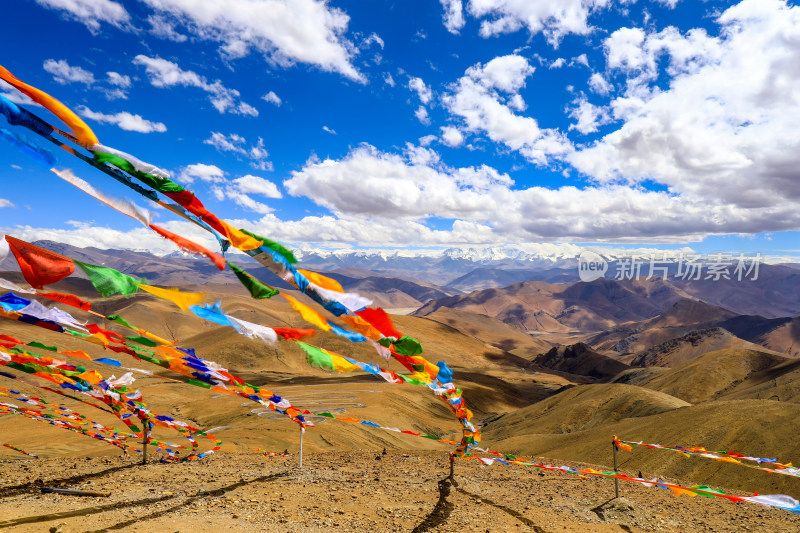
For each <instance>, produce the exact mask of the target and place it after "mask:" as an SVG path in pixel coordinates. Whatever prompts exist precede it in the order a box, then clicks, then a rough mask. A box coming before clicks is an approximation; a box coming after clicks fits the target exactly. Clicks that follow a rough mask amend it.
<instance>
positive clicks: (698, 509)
mask: <svg viewBox="0 0 800 533" xmlns="http://www.w3.org/2000/svg"><path fill="white" fill-rule="evenodd" d="M378 457H380V459H377V458H378ZM296 459H297V458H296V456H290V457H289V458H280V457H277V458H267V457H263V456H260V455H256V454H236V453H219V454H217V455H214V456H210V457H208V458H205V459H201V460H199V461H196V462H192V463H189V464H161V463H150V464H148V465H146V466H141V465H140V464H138V463H134V462H133V460H132V458H123V457H113V458H106V457H94V458H80V459H63V458H62V459H44V460H39V461H34V460H27V459H20V460H5V461H3V462H0V472H1V473H2V480H3V486H4V488H3V489H2V491H0V529H5V530H9V531H36V532H39V531H51V532H63V533H67V532H76V531H134V532H136V531H148V532H151V531H156V532H162V531H163V532H170V533H172V532H189V531H223V530H226V531H231V532H239V531H242V532H244V531H276V532H306V531H309V532H310V531H342V532H345V531H359V532H360V531H441V532H445V531H452V532H461V531H476V532H484V531H490V532H495V531H497V532H504V531H534V532H537V533H550V532H562V531H581V532H584V531H585V532H611V531H625V532H629V533H631V532H641V531H670V532H672V531H687V532H688V531H693V532H694V531H714V532H734V531H736V532H738V531H753V532H788V531H800V516H796V515H793V514H792V513H789V512H786V511H782V510H779V509H770V508H766V507H762V506H759V505H753V504H746V503H741V504H734V503H730V502H727V501H725V500H716V499H713V498H702V497H695V498H689V497H687V496H680V497H678V496H674V495H673V494H672V493H671V492H669V491H666V490H661V489H657V488H647V487H642V486H638V485H634V484H628V483H625V484H622V485H621V491H622V496H623V497H622V498H620V499H618V500H612V498H613V496H614V485H613V483H612V482H610V481H608V480H583V479H580V478H578V477H576V476H573V475H568V474H562V473H558V472H549V471H537V470H533V469H529V468H525V467H504V466H499V465H494V466H483V465H480V464H478V463H477V462H473V461H459V462H457V463H456V464H455V469H454V476H453V477H452V478H451V477H449V460H448V455H447V453H446V452H402V451H397V450H390V451H389V452H388V454H387V455H382V454H381V453H380V451H358V452H350V453H348V452H344V453H335V452H327V453H315V454H306V455H305V457H304V465H303V467H304V468H303V470H302V471H299V470H298V467H297V460H296ZM559 464H563V463H559ZM42 485H44V486H51V487H62V488H71V489H80V490H89V491H96V492H109V493H110V496H108V497H78V496H66V495H58V494H43V493H42V492H41V490H40V487H41V486H42Z"/></svg>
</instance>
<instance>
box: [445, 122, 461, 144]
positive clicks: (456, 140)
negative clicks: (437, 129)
mask: <svg viewBox="0 0 800 533" xmlns="http://www.w3.org/2000/svg"><path fill="white" fill-rule="evenodd" d="M441 130H442V142H443V143H444V144H446V145H447V146H450V147H451V148H455V147H457V146H461V145H462V144H464V134H463V133H461V132H460V131H458V128H454V127H453V126H442V128H441Z"/></svg>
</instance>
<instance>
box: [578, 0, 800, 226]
mask: <svg viewBox="0 0 800 533" xmlns="http://www.w3.org/2000/svg"><path fill="white" fill-rule="evenodd" d="M717 22H718V23H719V24H720V26H721V31H720V35H719V36H718V37H711V36H709V35H707V34H706V32H705V31H702V30H691V31H689V32H687V33H685V34H681V33H680V32H679V31H678V30H677V29H675V28H666V29H664V30H661V31H658V32H642V31H640V30H630V31H628V29H623V30H618V31H617V32H614V33H613V34H612V35H611V36H609V38H608V39H607V40H606V43H605V49H606V56H607V61H608V66H609V67H610V68H611V69H613V73H614V74H615V75H617V76H620V77H622V78H623V81H624V82H625V85H626V87H627V89H626V91H625V94H623V95H620V96H619V97H617V98H615V99H613V100H612V101H611V104H610V110H611V113H612V115H613V118H614V119H615V120H617V121H619V123H620V126H619V127H618V128H617V129H616V130H615V131H613V132H611V133H609V134H608V135H606V136H605V137H603V138H602V139H601V140H599V141H598V142H597V143H595V144H593V145H591V146H589V147H588V148H586V149H583V150H579V151H577V152H575V153H574V154H571V155H570V157H569V160H570V161H571V162H572V164H573V165H574V166H575V167H576V168H578V169H579V170H580V171H582V172H583V173H585V174H586V175H588V176H590V177H591V178H593V179H595V180H597V181H598V182H601V183H620V182H621V183H639V182H641V181H644V180H653V181H655V182H657V183H660V184H662V185H663V186H665V187H666V188H667V189H668V190H669V191H670V192H672V193H674V194H679V195H681V197H682V198H685V199H687V201H688V200H689V199H692V200H695V201H704V202H706V204H707V205H708V206H709V209H710V210H711V209H713V208H714V206H719V209H720V211H719V219H718V224H719V227H720V228H723V227H726V228H729V229H730V231H743V232H756V231H766V226H769V227H774V226H776V225H778V226H783V227H792V224H795V223H796V220H795V215H783V214H779V213H783V212H784V211H785V210H786V209H788V207H789V205H792V204H793V205H795V206H796V205H797V201H798V199H800V186H799V184H800V182H799V181H798V180H797V170H796V169H797V168H800V155H798V154H800V140H798V137H797V135H796V134H795V132H796V120H795V117H797V116H800V68H798V65H800V46H798V40H797V37H796V36H797V35H798V34H800V7H796V6H793V7H790V6H788V5H787V4H786V3H785V2H783V1H780V0H743V1H742V2H740V3H739V4H738V5H736V6H733V7H731V8H729V9H728V10H726V11H725V12H723V13H722V14H721V15H720V16H719V17H718V19H717ZM659 60H661V61H659ZM659 64H665V65H666V67H665V70H666V73H667V74H668V76H669V86H668V87H667V88H664V87H663V86H660V84H659V83H658V76H659ZM662 68H663V67H662ZM745 72H746V73H747V75H743V73H745ZM740 212H751V213H753V216H752V219H751V220H750V223H749V224H734V223H733V221H734V220H737V219H738V218H739V217H738V216H737V214H738V213H740ZM767 212H769V213H772V214H773V215H772V216H775V217H783V216H788V218H786V219H784V220H783V221H780V222H778V221H774V222H769V223H766V222H765V221H764V220H763V218H762V215H761V213H767ZM733 228H736V229H733ZM794 229H797V226H794Z"/></svg>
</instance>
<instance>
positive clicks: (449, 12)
mask: <svg viewBox="0 0 800 533" xmlns="http://www.w3.org/2000/svg"><path fill="white" fill-rule="evenodd" d="M439 1H440V2H441V3H442V7H443V8H444V19H443V21H444V27H445V28H447V31H449V32H450V33H453V34H458V33H459V32H460V31H461V28H463V27H464V25H465V24H466V23H467V21H466V20H464V5H463V4H462V3H461V0H439Z"/></svg>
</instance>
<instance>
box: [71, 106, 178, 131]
mask: <svg viewBox="0 0 800 533" xmlns="http://www.w3.org/2000/svg"><path fill="white" fill-rule="evenodd" d="M78 112H79V113H80V114H81V115H83V116H84V117H86V118H89V119H92V120H95V121H97V122H101V123H108V124H116V125H117V126H119V127H120V128H122V129H123V130H126V131H136V132H139V133H152V132H154V131H155V132H159V133H164V132H165V131H167V127H166V126H165V125H164V124H163V123H161V122H151V121H149V120H146V119H144V118H142V117H141V116H140V115H132V114H131V113H128V112H127V111H122V112H120V113H115V114H113V115H106V114H103V113H98V112H96V111H92V110H91V109H89V108H88V107H86V106H81V107H79V108H78Z"/></svg>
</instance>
